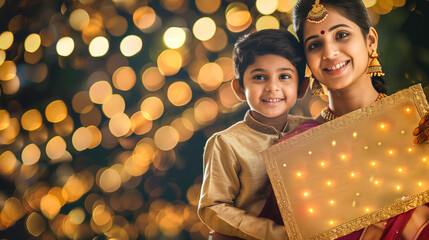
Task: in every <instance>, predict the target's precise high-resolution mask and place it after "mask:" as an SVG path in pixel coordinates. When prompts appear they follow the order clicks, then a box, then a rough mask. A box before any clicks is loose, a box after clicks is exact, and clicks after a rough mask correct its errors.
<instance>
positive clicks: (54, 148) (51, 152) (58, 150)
mask: <svg viewBox="0 0 429 240" xmlns="http://www.w3.org/2000/svg"><path fill="white" fill-rule="evenodd" d="M66 147H67V145H66V142H65V141H64V139H63V138H62V137H60V136H55V137H53V138H52V139H51V140H49V142H48V143H47V144H46V155H48V157H49V158H51V159H59V158H61V157H62V156H63V155H64V154H65V153H66Z"/></svg>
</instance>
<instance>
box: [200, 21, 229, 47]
mask: <svg viewBox="0 0 429 240" xmlns="http://www.w3.org/2000/svg"><path fill="white" fill-rule="evenodd" d="M202 43H203V45H204V47H205V48H206V49H207V50H209V51H211V52H219V51H222V50H224V49H225V47H226V46H227V45H228V35H227V34H226V32H225V30H223V28H220V27H217V28H216V30H215V34H214V35H213V37H212V38H210V39H209V40H207V41H203V42H202Z"/></svg>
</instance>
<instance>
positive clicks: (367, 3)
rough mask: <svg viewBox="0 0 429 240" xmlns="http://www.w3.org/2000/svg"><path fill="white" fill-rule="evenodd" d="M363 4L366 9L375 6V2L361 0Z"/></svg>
mask: <svg viewBox="0 0 429 240" xmlns="http://www.w3.org/2000/svg"><path fill="white" fill-rule="evenodd" d="M362 1H363V4H365V7H366V8H370V7H372V6H374V5H375V3H376V2H377V0H362Z"/></svg>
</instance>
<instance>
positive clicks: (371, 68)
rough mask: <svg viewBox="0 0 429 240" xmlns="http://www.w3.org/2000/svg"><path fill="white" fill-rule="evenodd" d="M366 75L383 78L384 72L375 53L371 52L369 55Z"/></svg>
mask: <svg viewBox="0 0 429 240" xmlns="http://www.w3.org/2000/svg"><path fill="white" fill-rule="evenodd" d="M368 75H369V76H371V77H372V76H378V77H381V76H384V72H383V70H382V69H381V65H380V62H379V61H378V54H377V52H376V51H372V53H371V60H370V61H369V65H368Z"/></svg>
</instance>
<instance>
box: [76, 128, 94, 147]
mask: <svg viewBox="0 0 429 240" xmlns="http://www.w3.org/2000/svg"><path fill="white" fill-rule="evenodd" d="M72 143H73V146H74V148H75V149H76V150H78V151H83V150H85V149H87V148H88V147H89V146H90V145H91V143H92V134H91V132H90V131H89V130H88V129H87V128H86V127H80V128H78V129H77V130H76V131H75V132H74V133H73V137H72Z"/></svg>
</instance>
